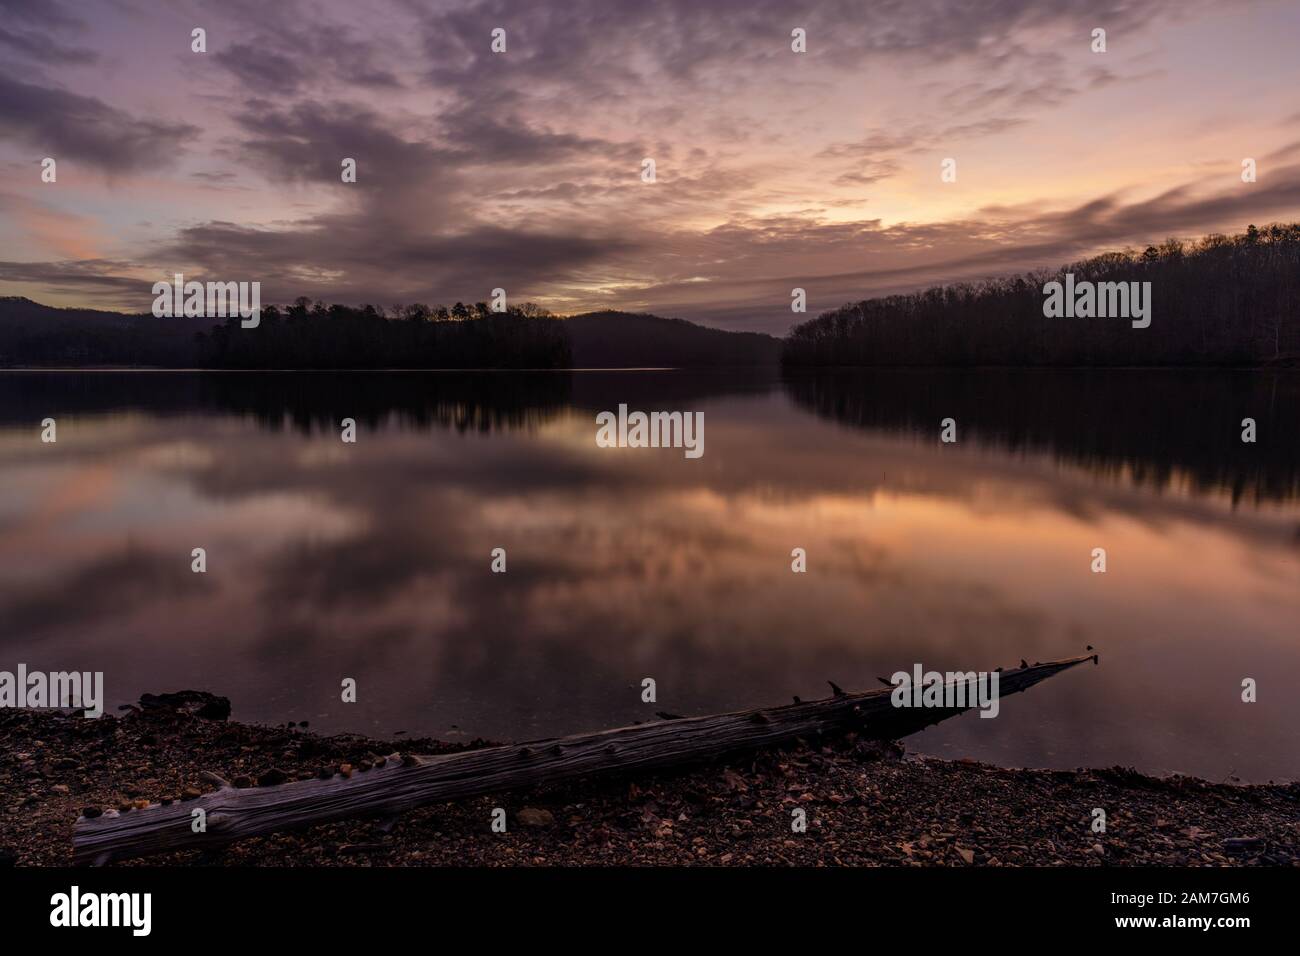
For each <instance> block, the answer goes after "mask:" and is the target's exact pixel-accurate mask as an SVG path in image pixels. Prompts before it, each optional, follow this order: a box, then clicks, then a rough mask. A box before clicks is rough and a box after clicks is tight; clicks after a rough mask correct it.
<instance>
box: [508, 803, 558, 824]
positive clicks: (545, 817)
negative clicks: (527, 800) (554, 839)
mask: <svg viewBox="0 0 1300 956" xmlns="http://www.w3.org/2000/svg"><path fill="white" fill-rule="evenodd" d="M515 819H516V820H517V821H519V823H521V824H522V825H523V826H526V827H549V826H554V824H555V814H553V813H551V811H550V810H539V809H538V808H536V807H524V808H523V809H522V810H520V811H519V812H518V813H516V814H515Z"/></svg>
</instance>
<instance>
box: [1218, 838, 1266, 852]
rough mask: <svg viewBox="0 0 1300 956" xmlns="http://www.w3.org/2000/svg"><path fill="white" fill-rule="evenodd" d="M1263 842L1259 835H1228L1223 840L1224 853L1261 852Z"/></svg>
mask: <svg viewBox="0 0 1300 956" xmlns="http://www.w3.org/2000/svg"><path fill="white" fill-rule="evenodd" d="M1264 847H1265V843H1264V840H1263V838H1261V837H1228V839H1226V840H1224V841H1223V850H1224V852H1225V853H1233V854H1239V853H1263V852H1264Z"/></svg>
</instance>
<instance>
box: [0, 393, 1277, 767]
mask: <svg viewBox="0 0 1300 956" xmlns="http://www.w3.org/2000/svg"><path fill="white" fill-rule="evenodd" d="M620 402H627V403H628V404H629V405H630V406H631V408H633V409H644V410H654V409H682V410H691V411H696V410H698V411H703V412H704V416H705V454H704V456H703V457H702V458H700V459H698V460H687V459H686V458H684V456H683V455H682V453H681V452H680V451H674V450H651V449H646V450H629V449H601V448H597V447H596V445H595V442H594V435H595V424H594V417H595V413H596V412H597V411H600V410H604V409H615V408H617V406H618V404H619V403H620ZM1247 415H1251V416H1253V417H1255V418H1256V419H1257V420H1258V422H1259V430H1260V441H1259V443H1257V444H1255V445H1245V444H1242V443H1241V442H1240V441H1239V432H1240V425H1239V422H1240V420H1241V419H1242V418H1243V417H1245V416H1247ZM47 416H48V417H54V418H56V419H57V420H58V429H59V431H58V442H57V444H54V445H49V444H42V443H41V442H40V440H39V422H40V421H41V419H42V418H45V417H47ZM345 416H351V417H353V418H355V419H356V420H357V422H358V423H359V425H358V441H357V443H356V444H355V445H345V444H343V443H342V442H341V441H340V439H339V434H338V428H337V422H338V421H339V419H341V418H343V417H345ZM947 416H952V417H954V418H956V419H957V421H958V423H959V429H960V431H959V438H960V441H959V443H958V444H957V445H956V446H945V445H941V444H939V442H938V441H937V433H938V422H939V420H940V419H941V418H944V417H947ZM1298 423H1300V375H1296V374H1290V375H1287V374H1277V375H1264V374H1242V373H1234V374H1189V373H1173V372H1157V373H1153V372H1117V373H1107V374H1097V373H1078V372H1047V373H1008V372H981V373H965V374H957V373H934V372H911V373H908V372H897V373H873V374H853V375H848V374H843V375H822V376H801V377H798V378H794V379H792V380H789V381H782V380H781V378H780V377H779V375H778V374H776V373H749V374H739V373H734V372H708V373H674V372H592V373H574V374H571V375H570V374H537V375H524V374H513V373H499V374H483V375H465V374H397V373H388V374H383V373H374V374H371V373H358V374H350V375H329V374H299V375H289V374H247V375H244V374H225V375H200V374H189V373H152V372H101V373H51V372H13V373H0V669H9V670H11V669H13V667H14V666H15V665H16V664H17V663H18V662H19V661H22V662H25V663H27V664H28V665H29V666H31V667H32V668H35V669H42V670H54V669H65V668H69V669H71V668H75V669H79V670H102V671H104V672H105V681H106V685H107V688H106V690H107V697H108V698H109V701H108V703H109V705H110V706H111V707H116V705H117V704H120V703H123V702H127V701H133V700H135V699H136V698H137V697H138V696H139V694H140V693H141V692H143V691H165V690H176V689H179V688H185V687H195V688H203V689H209V690H212V691H215V692H217V693H220V694H224V695H226V696H229V697H230V698H231V699H232V702H233V704H234V709H235V716H236V717H237V718H240V719H244V720H252V721H265V722H272V723H279V722H283V721H287V720H304V719H306V720H309V721H311V724H312V726H313V728H314V729H318V730H323V731H335V730H339V731H341V730H349V731H358V732H365V733H378V734H388V733H392V732H394V731H398V730H405V731H408V732H410V733H412V734H417V733H418V734H431V735H437V736H441V737H446V738H448V739H458V736H459V735H463V736H467V737H473V736H483V737H489V738H495V739H502V740H504V739H524V738H530V737H537V736H543V735H550V734H560V733H567V732H574V731H580V730H584V729H593V728H600V727H604V726H610V725H616V724H621V723H628V722H631V721H633V720H637V719H644V718H648V717H650V716H651V713H652V712H653V711H655V710H660V709H662V710H670V711H674V712H677V713H682V714H696V713H704V712H708V711H715V710H720V709H730V708H739V707H745V706H751V705H759V704H767V703H779V702H784V701H787V700H789V698H790V696H791V695H792V694H798V695H801V696H803V697H805V698H808V697H816V696H822V695H823V694H824V692H825V691H826V685H825V683H824V681H825V680H826V679H827V678H831V679H834V680H835V681H836V682H837V683H839V684H841V685H844V686H845V687H848V688H852V689H865V688H870V687H873V686H876V676H877V675H888V674H890V673H892V672H893V671H894V670H897V669H906V668H910V667H911V665H912V664H913V663H914V662H917V661H920V662H922V663H923V664H924V665H926V666H927V667H934V668H937V669H944V670H946V669H989V668H992V667H995V666H998V665H1014V664H1015V663H1016V662H1017V661H1018V660H1019V659H1020V658H1022V657H1024V658H1028V659H1029V660H1030V661H1034V660H1047V659H1049V658H1055V657H1063V656H1069V655H1074V654H1079V653H1082V652H1083V650H1084V647H1085V645H1087V644H1092V645H1094V646H1095V647H1096V648H1097V649H1098V651H1099V652H1100V654H1101V666H1099V667H1095V668H1094V667H1091V666H1089V667H1085V668H1077V669H1075V670H1074V671H1071V672H1069V673H1066V674H1064V675H1061V676H1059V677H1057V678H1054V679H1053V680H1051V681H1050V682H1048V683H1047V684H1045V685H1042V686H1041V687H1039V688H1037V689H1035V690H1034V691H1031V692H1030V693H1029V694H1025V695H1017V696H1015V697H1012V698H1009V699H1007V700H1006V701H1004V702H1003V707H1002V715H1001V717H1000V718H999V719H997V720H981V719H979V718H978V717H976V716H975V715H973V714H968V715H966V716H964V717H962V718H959V719H957V720H955V721H950V722H948V723H946V724H944V725H942V726H940V727H938V728H935V729H933V730H930V731H927V732H926V733H924V734H922V735H919V736H917V737H914V738H912V741H911V746H912V747H914V748H915V749H919V750H924V751H928V752H932V753H938V754H943V755H948V756H971V757H975V758H978V759H982V760H990V761H994V762H998V763H1003V764H1008V765H1032V766H1052V767H1075V766H1081V765H1101V766H1109V765H1115V764H1121V765H1132V766H1137V767H1139V768H1141V769H1143V770H1147V771H1152V772H1167V771H1181V772H1187V773H1194V774H1198V775H1201V776H1207V777H1211V778H1214V779H1224V778H1226V777H1228V776H1229V775H1230V774H1231V775H1235V776H1237V777H1239V778H1241V779H1242V780H1251V781H1254V780H1267V779H1279V780H1280V779H1296V778H1297V777H1300V769H1298V768H1300V734H1297V732H1296V728H1297V725H1300V719H1298V718H1300V693H1297V690H1298V689H1300V641H1298V638H1300V441H1298V440H1297V436H1298V434H1300V432H1298V430H1297V424H1298ZM195 547H204V548H206V549H207V553H208V568H209V570H208V573H207V574H206V575H198V574H193V573H191V571H190V560H191V559H190V551H191V549H192V548H195ZM496 547H503V548H505V549H507V553H508V572H507V573H506V574H504V575H501V574H492V573H490V571H489V564H490V552H491V551H492V549H493V548H496ZM794 547H802V548H805V549H807V552H808V563H809V572H808V573H807V574H803V575H796V574H792V573H791V571H790V551H791V549H792V548H794ZM1094 547H1105V548H1106V549H1107V551H1108V558H1109V561H1108V564H1109V571H1108V573H1106V574H1104V575H1101V574H1092V573H1090V570H1089V564H1090V560H1091V558H1090V552H1091V550H1092V549H1093V548H1094ZM646 676H651V677H654V678H655V679H656V680H657V682H658V689H659V700H658V703H657V704H655V705H646V704H642V703H641V702H640V695H639V684H640V680H641V679H642V678H643V677H646ZM344 677H353V678H355V679H356V680H357V682H358V686H359V694H360V699H359V701H358V702H357V703H356V704H343V703H341V702H340V701H339V683H340V680H341V679H342V678H344ZM1243 677H1254V678H1255V679H1256V680H1257V681H1258V682H1259V702H1258V703H1255V704H1243V703H1241V702H1240V684H1241V680H1242V678H1243Z"/></svg>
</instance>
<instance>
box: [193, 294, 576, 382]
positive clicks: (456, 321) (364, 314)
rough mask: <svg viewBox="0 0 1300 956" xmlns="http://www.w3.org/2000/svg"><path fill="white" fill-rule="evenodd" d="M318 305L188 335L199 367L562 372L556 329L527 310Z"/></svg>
mask: <svg viewBox="0 0 1300 956" xmlns="http://www.w3.org/2000/svg"><path fill="white" fill-rule="evenodd" d="M394 312H395V314H394V315H391V316H390V315H386V314H385V312H384V310H382V309H377V308H375V307H374V306H369V305H367V306H362V307H360V308H352V307H349V306H344V305H330V306H326V305H324V304H323V303H320V302H317V303H314V304H313V303H312V302H311V301H310V300H309V299H307V298H299V299H297V300H296V301H295V302H294V304H293V305H291V306H289V307H287V308H285V309H280V308H278V307H276V306H269V307H267V308H265V309H263V310H262V318H261V323H260V324H259V325H258V326H257V328H254V329H245V328H241V327H240V320H239V318H238V317H237V316H236V317H232V318H230V319H227V320H226V322H225V324H223V325H217V326H213V328H212V330H211V331H210V332H200V333H198V335H197V336H196V342H197V348H196V364H197V365H198V366H199V367H201V368H226V369H235V368H242V369H253V368H301V369H344V368H539V369H542V368H567V367H568V365H569V360H570V346H569V340H568V337H567V336H566V335H565V332H564V329H563V326H562V324H561V323H560V322H559V321H558V320H557V319H556V318H555V317H554V316H552V315H551V314H550V313H548V312H546V311H545V310H543V309H539V308H537V307H536V306H533V305H532V304H525V305H523V306H518V307H511V308H509V309H508V310H507V311H505V312H500V313H498V312H493V311H491V310H490V309H489V308H488V306H487V304H486V303H483V302H480V303H478V304H477V305H475V306H472V307H471V306H466V305H464V304H462V303H460V302H457V303H456V304H455V305H454V306H453V307H452V308H450V309H447V308H444V307H439V308H430V307H429V306H425V305H410V306H406V307H405V308H401V309H395V310H394Z"/></svg>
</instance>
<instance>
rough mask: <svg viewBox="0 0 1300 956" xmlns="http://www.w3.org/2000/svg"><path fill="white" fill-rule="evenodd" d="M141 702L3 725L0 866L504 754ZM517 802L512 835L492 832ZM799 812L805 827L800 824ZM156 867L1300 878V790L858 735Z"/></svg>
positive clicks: (314, 833)
mask: <svg viewBox="0 0 1300 956" xmlns="http://www.w3.org/2000/svg"><path fill="white" fill-rule="evenodd" d="M142 704H143V705H144V706H143V707H132V708H131V709H130V710H128V711H126V712H125V713H123V714H121V715H118V716H114V715H105V716H103V717H100V718H98V719H94V720H89V719H85V718H83V717H79V716H69V715H65V714H63V713H61V712H58V711H30V710H6V711H0V740H2V741H3V743H2V744H0V794H3V796H2V797H0V800H2V801H3V802H2V803H0V866H4V865H15V864H16V865H19V866H66V865H69V864H70V862H71V851H72V831H73V824H74V823H75V821H76V819H77V817H78V816H79V815H80V814H81V813H82V812H83V810H85V809H91V810H92V812H94V811H95V810H99V811H102V810H104V809H117V810H119V811H120V812H125V813H129V812H134V811H133V810H132V809H130V808H131V807H132V805H133V802H138V801H158V800H161V799H174V800H185V799H193V798H194V797H196V796H198V795H199V794H200V793H204V792H207V791H209V790H211V789H214V784H212V783H209V782H207V780H206V779H205V777H204V774H205V773H210V774H216V775H218V776H220V777H224V778H225V779H228V780H231V781H232V782H234V783H235V784H236V786H253V785H257V784H259V783H260V784H263V785H271V784H275V783H284V782H288V781H290V780H295V779H307V778H312V777H316V776H317V775H318V774H319V773H320V772H321V771H322V770H332V769H337V768H338V767H339V766H340V765H341V764H352V765H353V766H354V767H360V766H361V765H362V764H363V763H365V762H366V761H370V762H371V763H373V761H375V760H376V759H379V758H381V757H383V756H385V755H387V754H390V753H393V752H401V753H419V754H437V753H451V752H456V751H460V750H465V749H472V748H475V747H482V746H488V745H490V742H488V741H483V740H475V741H472V742H470V743H467V744H447V743H445V742H440V741H436V740H433V739H431V738H416V739H407V738H404V737H399V738H394V739H392V740H388V741H385V740H379V739H375V738H370V737H365V736H361V735H354V734H343V735H335V736H328V737H326V736H319V735H317V734H315V733H313V732H312V731H311V729H310V728H309V727H304V726H289V725H286V726H281V727H269V726H262V725H252V724H242V723H238V722H234V721H229V720H228V719H226V715H228V713H229V709H228V702H225V701H224V699H223V698H217V697H213V696H212V695H209V694H201V693H196V692H181V693H180V694H177V695H162V696H160V697H151V696H150V695H145V696H144V698H142ZM223 704H224V705H225V706H224V712H223ZM200 714H202V716H200ZM137 805H138V804H137ZM498 807H499V808H503V809H504V810H505V811H506V819H507V831H506V832H505V833H495V832H493V830H492V819H493V809H494V808H498ZM798 809H802V810H803V811H804V813H805V815H806V821H807V830H806V832H794V831H793V830H792V827H791V820H792V817H793V816H794V811H795V810H798ZM1096 809H1101V810H1104V811H1105V814H1106V830H1105V832H1104V833H1097V832H1094V829H1093V825H1092V824H1093V819H1094V815H1095V810H1096ZM141 864H144V865H154V866H193V865H233V866H286V865H287V866H295V865H296V866H466V865H469V866H519V865H551V866H565V865H586V866H592V865H595V866H600V865H614V866H620V865H670V866H672V865H724V866H725V865H732V866H735V865H758V866H762V865H795V866H809V865H826V866H836V865H843V866H1008V865H1009V866H1105V865H1119V866H1151V865H1161V866H1235V865H1265V866H1268V865H1273V866H1300V784H1297V783H1290V784H1226V783H1212V782H1210V781H1205V780H1199V779H1196V778H1191V777H1171V778H1154V777H1148V776H1145V775H1143V774H1140V773H1138V772H1136V771H1134V770H1131V769H1124V768H1110V769H1093V770H1076V771H1060V770H1032V769H1006V768H1000V767H994V766H991V765H987V764H981V763H978V762H976V761H972V760H969V759H960V760H946V759H941V758H936V757H921V756H914V755H909V754H907V753H906V752H905V750H904V748H903V747H902V746H901V745H900V744H898V743H881V742H875V741H866V740H858V739H855V737H854V736H853V735H852V734H847V735H843V736H841V737H837V738H835V739H830V740H824V741H821V742H818V743H815V744H814V743H802V742H801V743H798V744H795V745H792V746H790V747H785V748H769V749H766V750H763V751H759V752H756V753H750V754H740V755H736V756H732V757H730V758H726V759H722V760H717V761H712V762H709V763H704V764H696V765H692V766H688V767H683V768H679V769H675V770H671V771H661V772H655V773H645V774H636V775H630V776H629V775H620V776H612V777H608V778H599V779H595V780H584V781H579V782H574V783H567V784H559V785H552V786H544V787H537V788H532V789H528V790H522V791H516V792H512V793H505V794H498V795H493V796H487V797H478V798H471V799H466V800H461V801H456V802H455V803H449V804H434V805H430V806H428V807H422V808H420V809H418V810H413V811H409V812H407V813H404V814H402V815H400V816H399V817H397V818H396V819H395V820H391V821H381V820H377V819H374V818H355V819H350V820H345V821H340V822H337V823H330V824H323V825H319V826H315V827H312V828H310V829H308V830H302V831H296V832H288V833H278V834H273V835H270V836H265V837H256V838H251V839H248V840H244V841H241V842H239V843H236V844H234V845H232V846H230V847H228V848H225V849H223V850H221V851H219V852H217V853H203V852H201V851H197V850H196V851H189V852H180V853H172V854H168V855H164V856H158V857H150V858H146V859H144V860H135V861H130V860H128V861H124V862H123V863H119V864H115V865H128V866H129V865H141Z"/></svg>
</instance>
